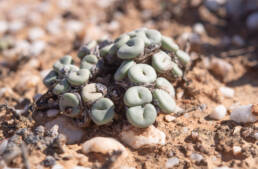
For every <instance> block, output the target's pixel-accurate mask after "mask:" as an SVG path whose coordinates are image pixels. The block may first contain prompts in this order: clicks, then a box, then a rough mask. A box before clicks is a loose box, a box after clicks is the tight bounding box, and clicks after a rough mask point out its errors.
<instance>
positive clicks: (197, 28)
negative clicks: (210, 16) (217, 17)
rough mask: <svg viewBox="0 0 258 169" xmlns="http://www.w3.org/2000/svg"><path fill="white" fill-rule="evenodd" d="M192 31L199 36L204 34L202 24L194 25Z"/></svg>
mask: <svg viewBox="0 0 258 169" xmlns="http://www.w3.org/2000/svg"><path fill="white" fill-rule="evenodd" d="M193 31H194V32H195V33H198V34H200V35H201V34H204V33H205V28H204V26H203V24H202V23H196V24H194V26H193Z"/></svg>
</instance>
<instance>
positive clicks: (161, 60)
mask: <svg viewBox="0 0 258 169" xmlns="http://www.w3.org/2000/svg"><path fill="white" fill-rule="evenodd" d="M152 66H153V67H154V68H155V70H156V71H157V72H159V73H165V72H167V71H168V70H170V69H171V66H172V61H171V57H170V56H169V55H168V54H166V53H165V52H163V51H160V52H158V53H155V54H154V55H153V56H152Z"/></svg>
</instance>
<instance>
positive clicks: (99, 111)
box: [90, 98, 115, 125]
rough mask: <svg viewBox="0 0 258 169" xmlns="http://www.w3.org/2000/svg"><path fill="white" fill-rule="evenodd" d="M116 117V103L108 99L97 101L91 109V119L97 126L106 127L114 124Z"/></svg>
mask: <svg viewBox="0 0 258 169" xmlns="http://www.w3.org/2000/svg"><path fill="white" fill-rule="evenodd" d="M114 115H115V106H114V103H113V102H112V101H111V100H110V99H108V98H101V99H99V100H97V101H96V102H95V103H94V104H93V105H92V108H91V111H90V117H91V119H92V120H93V121H94V123H95V124H97V125H104V124H107V123H110V122H112V120H113V118H114Z"/></svg>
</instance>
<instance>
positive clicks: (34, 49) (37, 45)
mask: <svg viewBox="0 0 258 169" xmlns="http://www.w3.org/2000/svg"><path fill="white" fill-rule="evenodd" d="M45 48H46V43H45V42H44V41H40V40H38V41H35V42H33V43H32V44H31V47H30V53H31V55H33V56H37V55H39V54H40V53H41V52H43V51H44V50H45Z"/></svg>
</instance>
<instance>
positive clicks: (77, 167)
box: [72, 166, 91, 169]
mask: <svg viewBox="0 0 258 169" xmlns="http://www.w3.org/2000/svg"><path fill="white" fill-rule="evenodd" d="M72 169H91V168H89V167H82V166H75V167H73V168H72Z"/></svg>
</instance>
